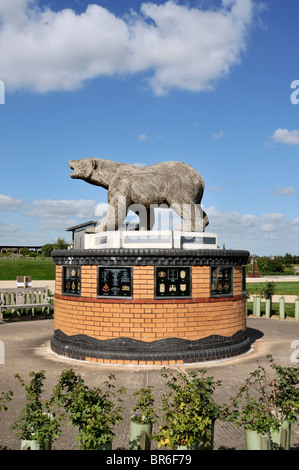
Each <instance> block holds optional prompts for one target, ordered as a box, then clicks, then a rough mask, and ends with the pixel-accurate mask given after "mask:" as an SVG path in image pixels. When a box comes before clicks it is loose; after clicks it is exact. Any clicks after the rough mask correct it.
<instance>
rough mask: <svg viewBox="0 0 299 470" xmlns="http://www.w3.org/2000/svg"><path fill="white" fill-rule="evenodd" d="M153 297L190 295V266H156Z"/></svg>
mask: <svg viewBox="0 0 299 470" xmlns="http://www.w3.org/2000/svg"><path fill="white" fill-rule="evenodd" d="M155 297H156V298H160V297H166V298H167V297H168V298H173V297H191V268H190V267H189V266H187V267H184V266H183V267H182V266H180V267H168V266H167V267H160V266H159V267H156V270H155Z"/></svg>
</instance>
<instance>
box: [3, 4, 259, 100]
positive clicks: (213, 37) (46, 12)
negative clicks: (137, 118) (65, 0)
mask: <svg viewBox="0 0 299 470" xmlns="http://www.w3.org/2000/svg"><path fill="white" fill-rule="evenodd" d="M253 14H254V13H253V0H222V5H221V6H220V7H219V8H218V9H210V10H203V9H201V8H200V7H189V6H188V5H186V4H185V3H184V4H179V2H177V1H172V0H169V1H166V2H165V3H163V4H160V5H156V4H154V3H143V4H142V6H141V9H140V11H139V12H135V11H130V13H128V14H127V15H125V16H124V17H123V18H120V17H117V16H116V15H114V14H113V13H111V12H109V11H108V10H107V9H105V8H103V7H101V6H99V5H95V4H91V5H88V7H87V8H86V10H85V12H83V13H81V14H76V12H75V11H73V10H71V9H64V10H61V11H52V10H51V9H50V8H46V7H44V8H42V7H40V6H38V3H37V2H36V1H34V0H10V1H9V2H8V1H7V0H0V56H1V69H0V72H1V73H0V76H1V79H2V80H3V81H4V83H5V85H6V88H7V91H8V92H9V91H14V90H19V89H29V90H31V91H35V92H47V91H53V90H54V91H55V90H73V89H76V88H78V87H81V86H82V85H83V84H84V83H85V81H86V80H90V79H95V78H98V77H101V76H120V75H121V76H124V75H128V74H135V73H140V72H142V73H146V74H147V81H148V84H149V86H150V87H151V88H152V90H153V91H154V93H155V94H156V95H162V94H165V93H167V92H168V91H169V90H171V89H181V90H189V91H193V92H200V91H203V90H210V89H212V88H213V87H214V85H215V83H216V81H217V80H219V79H220V78H222V77H223V76H227V75H228V74H229V73H230V71H231V69H232V67H233V66H234V65H236V64H238V63H239V62H240V60H241V55H242V53H243V51H244V49H245V48H246V39H247V33H248V28H249V26H250V25H251V23H252V19H253Z"/></svg>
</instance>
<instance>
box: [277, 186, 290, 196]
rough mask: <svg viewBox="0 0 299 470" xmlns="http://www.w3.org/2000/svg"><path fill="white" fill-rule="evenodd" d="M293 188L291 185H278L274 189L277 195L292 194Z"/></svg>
mask: <svg viewBox="0 0 299 470" xmlns="http://www.w3.org/2000/svg"><path fill="white" fill-rule="evenodd" d="M294 193H295V189H294V188H293V187H292V186H285V187H284V186H278V187H277V188H276V190H275V194H277V195H278V196H284V195H287V194H294Z"/></svg>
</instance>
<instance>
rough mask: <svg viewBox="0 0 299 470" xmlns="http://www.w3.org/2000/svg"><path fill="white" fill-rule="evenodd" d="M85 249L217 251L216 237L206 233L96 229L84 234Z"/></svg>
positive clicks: (93, 228)
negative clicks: (98, 230)
mask: <svg viewBox="0 0 299 470" xmlns="http://www.w3.org/2000/svg"><path fill="white" fill-rule="evenodd" d="M84 248H86V249H98V250H104V249H107V248H108V249H110V248H113V249H132V248H134V249H142V248H145V249H150V248H155V249H157V248H159V249H184V250H197V249H217V235H216V234H214V233H206V232H182V231H180V230H178V231H176V230H173V231H172V230H157V231H154V230H148V231H146V230H138V231H137V230H136V231H135V230H120V231H110V232H100V233H97V232H96V227H92V228H90V229H88V230H87V231H86V233H85V242H84Z"/></svg>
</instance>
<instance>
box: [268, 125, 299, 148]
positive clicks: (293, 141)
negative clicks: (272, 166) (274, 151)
mask: <svg viewBox="0 0 299 470" xmlns="http://www.w3.org/2000/svg"><path fill="white" fill-rule="evenodd" d="M272 137H273V139H274V140H275V141H276V142H282V143H283V144H288V145H299V130H296V129H294V130H292V131H289V130H288V129H277V130H276V131H275V132H274V134H273V136H272Z"/></svg>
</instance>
